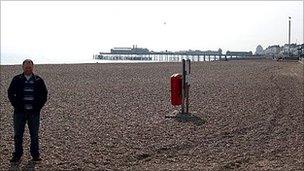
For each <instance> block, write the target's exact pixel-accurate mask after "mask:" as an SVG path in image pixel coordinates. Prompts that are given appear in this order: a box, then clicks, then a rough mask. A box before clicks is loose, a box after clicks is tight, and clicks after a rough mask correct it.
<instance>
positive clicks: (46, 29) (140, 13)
mask: <svg viewBox="0 0 304 171" xmlns="http://www.w3.org/2000/svg"><path fill="white" fill-rule="evenodd" d="M289 16H290V17H291V18H292V27H291V28H292V29H291V31H292V36H291V41H292V43H303V1H215V2H212V1H190V2H188V1H166V2H162V1H114V2H111V1H90V2H86V1H65V2H60V1H42V2H38V1H24V2H23V1H1V64H5V63H14V62H17V63H20V61H22V60H23V59H24V58H27V57H29V58H33V59H34V60H35V61H36V63H37V62H38V63H47V62H48V61H49V62H50V63H52V62H68V61H82V60H83V61H87V60H90V59H92V55H93V54H94V53H98V52H99V51H106V52H108V51H110V49H111V48H113V47H132V45H135V44H136V45H137V46H138V47H145V48H148V49H149V50H154V51H161V50H171V51H176V50H188V49H192V50H218V49H219V48H222V49H223V51H224V52H225V51H227V50H234V51H237V50H239V51H253V52H255V48H256V47H257V45H259V44H261V45H262V47H263V48H266V47H268V46H269V45H284V44H285V43H287V41H288V17H289Z"/></svg>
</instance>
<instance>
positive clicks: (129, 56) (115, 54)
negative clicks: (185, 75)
mask: <svg viewBox="0 0 304 171" xmlns="http://www.w3.org/2000/svg"><path fill="white" fill-rule="evenodd" d="M252 56H253V54H252V52H237V51H235V52H232V51H227V52H226V54H222V50H221V49H219V50H218V51H211V50H208V51H200V50H195V51H192V50H189V51H178V52H170V51H162V52H154V51H149V50H148V49H146V48H137V47H136V46H133V48H114V49H111V52H99V54H96V55H93V58H94V59H100V60H139V61H159V62H178V61H181V60H182V59H185V60H187V59H189V60H191V61H222V60H228V59H229V60H231V59H244V58H249V57H252Z"/></svg>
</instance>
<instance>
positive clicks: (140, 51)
mask: <svg viewBox="0 0 304 171" xmlns="http://www.w3.org/2000/svg"><path fill="white" fill-rule="evenodd" d="M111 53H113V54H146V53H149V49H147V48H138V47H137V46H136V45H133V48H130V47H114V48H113V49H111Z"/></svg>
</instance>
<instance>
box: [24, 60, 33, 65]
mask: <svg viewBox="0 0 304 171" xmlns="http://www.w3.org/2000/svg"><path fill="white" fill-rule="evenodd" d="M24 64H32V65H34V62H33V61H32V60H30V59H26V60H24V61H23V63H22V65H24Z"/></svg>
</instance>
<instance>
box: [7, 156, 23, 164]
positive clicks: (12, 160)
mask: <svg viewBox="0 0 304 171" xmlns="http://www.w3.org/2000/svg"><path fill="white" fill-rule="evenodd" d="M20 159H21V157H18V156H13V157H12V159H11V160H10V162H11V163H18V162H19V161H20Z"/></svg>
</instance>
